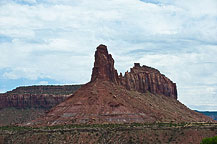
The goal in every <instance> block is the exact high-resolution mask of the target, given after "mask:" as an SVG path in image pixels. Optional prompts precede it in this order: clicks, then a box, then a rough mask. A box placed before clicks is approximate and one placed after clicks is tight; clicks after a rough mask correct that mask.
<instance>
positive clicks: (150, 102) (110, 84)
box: [26, 45, 214, 126]
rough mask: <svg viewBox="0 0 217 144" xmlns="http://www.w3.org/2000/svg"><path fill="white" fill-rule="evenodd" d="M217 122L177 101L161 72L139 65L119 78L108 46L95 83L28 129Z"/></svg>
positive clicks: (99, 57)
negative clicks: (90, 125)
mask: <svg viewBox="0 0 217 144" xmlns="http://www.w3.org/2000/svg"><path fill="white" fill-rule="evenodd" d="M133 122H136V123H152V122H177V123H179V122H214V120H212V119H211V118H209V117H207V116H204V115H202V114H200V113H197V112H195V111H192V110H190V109H189V108H187V107H186V106H185V105H183V104H182V103H180V102H179V101H178V100H177V89H176V84H175V83H173V82H172V81H171V80H169V79H168V78H167V77H166V76H164V75H163V74H161V73H160V72H159V71H158V70H156V69H154V68H151V67H148V66H140V64H139V63H135V64H134V67H133V68H131V70H130V72H126V73H125V75H124V76H123V75H122V74H120V75H118V73H117V70H116V69H115V68H114V59H113V58H112V55H111V54H109V53H108V50H107V47H106V46H105V45H99V46H98V47H97V50H96V52H95V63H94V67H93V70H92V76H91V81H90V82H88V83H87V84H85V85H83V86H82V87H81V88H79V89H78V90H77V91H76V92H75V93H74V94H72V95H71V96H70V97H68V98H67V99H66V100H65V101H64V102H62V103H60V104H58V105H57V106H55V107H54V108H52V109H51V110H49V111H48V112H47V113H46V114H45V115H44V116H43V117H41V118H38V119H36V120H34V121H31V122H28V123H26V125H37V126H41V125H48V126H49V125H61V124H81V123H89V124H91V123H133Z"/></svg>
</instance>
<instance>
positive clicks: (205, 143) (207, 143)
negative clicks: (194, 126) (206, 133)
mask: <svg viewBox="0 0 217 144" xmlns="http://www.w3.org/2000/svg"><path fill="white" fill-rule="evenodd" d="M201 144H217V136H214V137H211V138H204V139H203V140H202V142H201Z"/></svg>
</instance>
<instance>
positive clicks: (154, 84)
mask: <svg viewBox="0 0 217 144" xmlns="http://www.w3.org/2000/svg"><path fill="white" fill-rule="evenodd" d="M96 79H101V80H108V81H112V82H114V83H116V84H120V85H123V86H124V87H125V88H127V89H128V90H136V91H139V92H141V93H145V92H148V91H149V92H151V93H154V94H162V95H165V96H168V97H172V98H175V99H177V90H176V84H175V83H173V82H172V81H171V80H169V79H168V78H167V77H166V76H164V75H163V74H161V73H160V72H159V71H158V70H156V69H154V68H151V67H148V66H142V67H141V66H140V64H139V63H135V66H134V67H133V68H131V71H130V72H126V73H125V75H124V76H122V74H120V76H118V74H117V70H116V69H115V68H114V59H113V58H112V55H111V54H108V50H107V47H106V46H105V45H99V46H98V47H97V50H96V52H95V63H94V68H93V71H92V77H91V82H93V81H95V80H96Z"/></svg>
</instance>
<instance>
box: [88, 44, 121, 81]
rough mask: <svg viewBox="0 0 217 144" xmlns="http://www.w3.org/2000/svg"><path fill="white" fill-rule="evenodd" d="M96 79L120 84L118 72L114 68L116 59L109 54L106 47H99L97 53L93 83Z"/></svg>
mask: <svg viewBox="0 0 217 144" xmlns="http://www.w3.org/2000/svg"><path fill="white" fill-rule="evenodd" d="M96 79H101V80H109V81H112V82H114V83H116V84H117V83H119V78H118V73H117V70H116V69H115V68H114V59H113V58H112V55H111V54H108V50H107V47H106V46H105V45H99V46H98V47H97V50H96V52H95V63H94V67H93V71H92V77H91V82H93V81H95V80H96Z"/></svg>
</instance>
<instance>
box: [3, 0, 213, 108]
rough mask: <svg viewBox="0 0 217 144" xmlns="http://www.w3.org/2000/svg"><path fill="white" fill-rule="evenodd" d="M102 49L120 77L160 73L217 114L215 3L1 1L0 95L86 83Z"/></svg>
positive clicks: (183, 95)
mask: <svg viewBox="0 0 217 144" xmlns="http://www.w3.org/2000/svg"><path fill="white" fill-rule="evenodd" d="M99 44H105V45H107V46H108V50H109V52H110V53H111V54H112V55H113V58H114V59H115V67H116V69H117V70H118V72H122V73H124V72H126V71H127V70H129V69H130V67H133V63H135V62H139V63H141V65H148V66H151V67H154V68H157V69H158V70H160V72H161V73H163V74H165V75H166V76H167V77H169V78H170V79H171V80H172V81H173V82H175V83H176V84H177V87H178V100H179V101H180V102H182V103H183V104H185V105H187V106H188V107H189V108H191V109H194V110H204V111H205V110H210V111H217V1H216V0H182V1H181V0H0V92H6V91H8V90H12V89H14V88H16V87H18V86H28V85H51V84H84V83H86V82H88V81H89V80H90V77H91V72H92V67H93V63H94V52H95V50H96V47H97V46H98V45H99Z"/></svg>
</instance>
